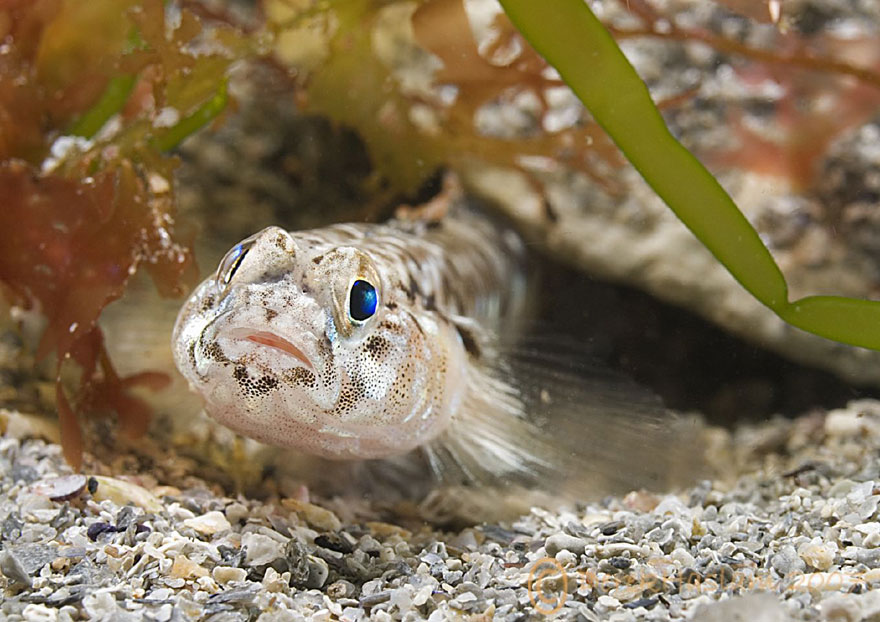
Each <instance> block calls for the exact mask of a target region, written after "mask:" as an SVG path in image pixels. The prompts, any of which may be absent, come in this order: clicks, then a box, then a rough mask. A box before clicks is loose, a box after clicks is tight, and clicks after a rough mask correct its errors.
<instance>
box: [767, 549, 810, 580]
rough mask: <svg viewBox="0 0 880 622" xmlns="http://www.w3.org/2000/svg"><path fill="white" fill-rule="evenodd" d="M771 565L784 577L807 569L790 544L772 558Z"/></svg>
mask: <svg viewBox="0 0 880 622" xmlns="http://www.w3.org/2000/svg"><path fill="white" fill-rule="evenodd" d="M770 565H771V566H773V569H774V570H776V572H778V573H779V574H780V575H782V576H783V577H785V576H788V575H789V574H791V573H793V572H803V571H804V569H805V568H806V567H807V565H806V564H805V563H804V562H803V560H802V559H801V558H800V557H798V554H797V551H795V550H794V547H793V546H792V545H790V544H786V545H784V546H783V547H782V548H780V549H779V552H778V553H776V554H775V555H774V556H773V557H771V558H770Z"/></svg>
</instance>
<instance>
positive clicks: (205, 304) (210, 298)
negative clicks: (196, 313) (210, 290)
mask: <svg viewBox="0 0 880 622" xmlns="http://www.w3.org/2000/svg"><path fill="white" fill-rule="evenodd" d="M216 300H217V299H216V298H215V297H214V295H213V294H208V295H207V296H205V297H204V298H202V308H201V312H202V313H205V312H206V311H210V310H211V309H212V308H214V303H215V302H216Z"/></svg>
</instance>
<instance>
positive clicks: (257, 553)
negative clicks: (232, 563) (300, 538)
mask: <svg viewBox="0 0 880 622" xmlns="http://www.w3.org/2000/svg"><path fill="white" fill-rule="evenodd" d="M241 546H242V548H244V549H245V550H246V551H247V553H246V555H245V564H246V565H248V566H263V565H265V564H269V563H272V562H273V561H275V560H276V559H278V558H279V557H284V544H282V543H281V542H279V541H278V540H276V539H275V538H270V537H269V536H265V535H263V534H259V533H246V534H244V535H243V536H242V537H241Z"/></svg>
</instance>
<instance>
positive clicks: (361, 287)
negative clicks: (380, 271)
mask: <svg viewBox="0 0 880 622" xmlns="http://www.w3.org/2000/svg"><path fill="white" fill-rule="evenodd" d="M378 306H379V296H378V295H377V294H376V288H375V287H373V285H372V284H370V283H369V282H367V281H364V280H363V279H358V280H356V281H355V282H354V283H352V284H351V290H350V291H349V294H348V316H349V317H350V318H351V320H352V321H354V322H366V321H367V320H368V319H370V318H371V317H373V315H375V313H376V309H377V307H378Z"/></svg>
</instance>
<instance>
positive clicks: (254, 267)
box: [173, 227, 467, 459]
mask: <svg viewBox="0 0 880 622" xmlns="http://www.w3.org/2000/svg"><path fill="white" fill-rule="evenodd" d="M383 264H384V261H383V260H382V258H380V257H373V256H371V255H370V254H369V253H367V252H365V251H364V250H361V249H359V248H356V247H355V246H346V245H335V246H334V245H331V244H327V243H323V242H321V241H320V239H319V236H316V235H315V234H312V235H310V236H298V235H296V234H290V233H288V232H287V231H285V230H283V229H281V228H278V227H269V228H267V229H264V230H263V231H261V232H259V233H257V234H256V235H254V236H252V237H250V238H248V239H246V240H244V241H243V242H241V243H240V244H237V245H236V246H235V247H233V248H232V249H231V250H230V251H229V252H228V253H227V255H226V256H225V257H224V258H223V260H222V261H221V262H220V265H219V267H218V269H217V271H216V273H215V274H214V275H212V276H211V277H209V278H208V279H206V280H205V281H204V282H203V283H202V284H201V285H200V286H199V287H198V288H197V289H196V290H195V292H194V293H193V294H192V295H191V297H190V298H189V300H188V301H187V302H186V304H185V305H184V306H183V308H182V310H181V312H180V314H179V316H178V319H177V323H176V325H175V328H174V334H173V347H174V356H175V362H176V364H177V367H178V368H179V369H180V371H181V372H182V373H183V375H184V376H185V377H186V378H187V379H188V381H189V383H190V386H191V387H192V388H194V389H195V390H196V391H197V392H198V393H200V394H201V395H202V397H203V399H204V401H205V410H206V412H207V413H208V414H209V415H210V416H212V417H213V418H215V419H217V420H218V421H220V422H221V423H223V424H224V425H226V426H228V427H230V428H232V429H233V430H235V431H237V432H239V433H241V434H243V435H245V436H248V437H251V438H254V439H256V440H259V441H261V442H265V443H268V444H273V445H278V446H283V447H290V448H295V449H299V450H302V451H305V452H308V453H311V454H315V455H320V456H324V457H329V458H342V459H354V458H383V457H388V456H392V455H397V454H401V453H404V452H406V451H409V450H411V449H413V448H415V447H417V446H419V445H421V444H423V443H425V442H427V441H429V440H431V439H433V438H434V437H436V436H437V435H439V434H440V433H441V432H442V431H443V430H444V429H445V428H447V427H448V426H449V424H450V421H451V419H452V416H453V414H454V413H455V412H456V411H457V410H458V408H459V406H460V403H461V400H462V399H463V396H464V393H465V386H464V385H465V382H466V365H467V360H466V357H467V355H466V353H465V350H464V347H463V345H462V341H461V338H460V336H459V335H458V332H457V331H456V329H455V327H454V326H453V325H452V324H451V323H450V322H448V321H445V320H443V319H442V317H440V316H439V315H437V314H436V313H435V312H433V311H428V310H425V309H421V308H419V307H417V306H415V304H414V303H413V301H412V300H411V297H409V296H408V295H407V293H406V292H403V291H401V287H402V286H401V285H399V283H400V282H401V281H400V279H396V278H395V279H391V278H387V276H386V274H385V273H386V272H388V269H387V268H388V266H386V265H383ZM393 283H398V285H397V286H396V287H395V286H394V285H393Z"/></svg>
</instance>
